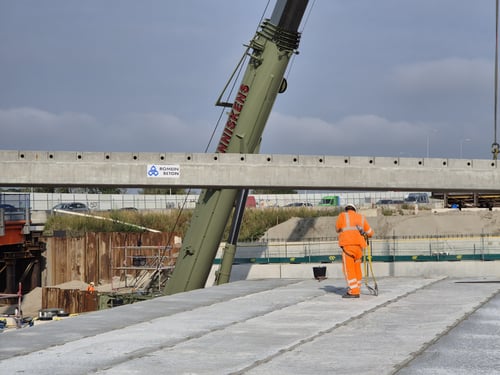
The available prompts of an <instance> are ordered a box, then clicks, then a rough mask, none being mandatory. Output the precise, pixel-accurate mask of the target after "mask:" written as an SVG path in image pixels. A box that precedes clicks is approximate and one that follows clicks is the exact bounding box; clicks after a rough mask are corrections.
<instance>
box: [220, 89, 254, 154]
mask: <svg viewBox="0 0 500 375" xmlns="http://www.w3.org/2000/svg"><path fill="white" fill-rule="evenodd" d="M249 91H250V87H249V86H248V85H245V84H242V85H241V86H240V89H239V91H238V94H237V95H236V99H235V100H234V104H233V106H232V107H231V113H230V114H229V118H228V119H227V122H226V125H225V126H224V131H223V132H222V136H221V138H220V141H219V145H218V146H217V152H220V153H225V152H226V150H227V147H228V146H229V142H231V138H232V137H233V133H234V129H235V128H236V124H237V122H238V118H239V115H240V113H241V111H242V110H243V107H244V105H245V100H246V98H247V94H248V92H249Z"/></svg>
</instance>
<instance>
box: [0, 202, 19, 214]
mask: <svg viewBox="0 0 500 375" xmlns="http://www.w3.org/2000/svg"><path fill="white" fill-rule="evenodd" d="M0 208H2V209H3V210H4V211H5V212H16V211H19V209H17V208H16V207H14V206H13V205H11V204H7V203H0Z"/></svg>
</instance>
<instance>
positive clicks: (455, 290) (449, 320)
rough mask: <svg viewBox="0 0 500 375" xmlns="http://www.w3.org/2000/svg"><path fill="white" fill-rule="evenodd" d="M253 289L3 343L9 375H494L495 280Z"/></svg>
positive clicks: (27, 332)
mask: <svg viewBox="0 0 500 375" xmlns="http://www.w3.org/2000/svg"><path fill="white" fill-rule="evenodd" d="M378 285H379V290H380V294H379V295H378V296H372V295H369V293H368V291H367V290H363V292H364V293H363V294H362V296H361V298H360V299H357V300H346V299H342V298H341V294H343V292H344V281H343V280H342V279H337V278H335V279H326V280H324V281H322V282H318V281H316V280H314V279H312V278H311V279H263V280H252V281H249V280H246V281H238V282H233V283H230V284H226V285H223V286H218V287H211V288H206V289H202V290H195V291H191V292H187V293H180V294H176V295H172V296H166V297H160V298H157V299H154V300H150V301H146V302H140V303H136V304H133V305H127V306H121V307H117V308H114V309H111V310H103V311H97V312H92V313H88V314H83V315H80V316H77V317H74V318H68V319H65V320H61V321H56V322H51V323H47V324H40V325H35V326H34V327H30V328H25V329H20V330H13V331H9V332H5V333H4V334H2V335H0V361H1V363H0V364H1V368H2V372H3V373H21V372H22V373H26V374H33V373H36V374H39V375H43V374H54V373H64V374H88V373H98V374H143V373H162V374H332V373H339V374H343V373H350V374H377V375H380V374H394V373H398V374H437V373H439V374H472V373H474V374H477V373H481V374H498V373H499V372H498V371H499V370H498V369H500V356H498V352H499V350H500V314H499V313H498V311H500V282H499V281H497V280H495V279H488V278H471V279H452V278H447V277H433V278H421V277H407V278H403V277H385V278H382V279H380V280H378Z"/></svg>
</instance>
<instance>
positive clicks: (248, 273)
mask: <svg viewBox="0 0 500 375" xmlns="http://www.w3.org/2000/svg"><path fill="white" fill-rule="evenodd" d="M318 266H325V267H326V268H327V272H326V276H327V277H328V278H332V279H337V278H343V277H344V275H343V274H342V264H341V263H340V262H338V263H329V264H326V263H321V264H319V263H316V264H315V263H308V264H306V263H303V264H288V263H282V264H279V263H276V264H274V263H273V264H239V265H233V269H232V272H231V281H232V282H233V281H239V280H256V279H267V278H284V279H289V278H291V279H312V278H314V275H313V267H318ZM217 269H218V266H217V265H214V266H213V267H212V270H211V272H210V276H209V278H208V280H207V284H206V286H207V287H208V286H212V285H213V283H214V280H215V277H214V275H215V271H216V270H217ZM373 273H374V274H375V277H377V278H381V277H435V276H437V275H440V276H448V277H457V278H464V277H466V278H469V277H470V278H474V279H477V280H481V278H483V277H497V278H500V262H497V261H486V262H482V261H459V262H395V263H387V262H383V263H382V262H376V263H373Z"/></svg>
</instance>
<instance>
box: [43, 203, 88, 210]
mask: <svg viewBox="0 0 500 375" xmlns="http://www.w3.org/2000/svg"><path fill="white" fill-rule="evenodd" d="M56 210H61V211H71V212H89V211H90V209H89V208H88V207H87V205H86V204H85V203H80V202H70V203H59V204H56V205H55V206H54V207H53V208H52V211H53V212H56Z"/></svg>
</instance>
